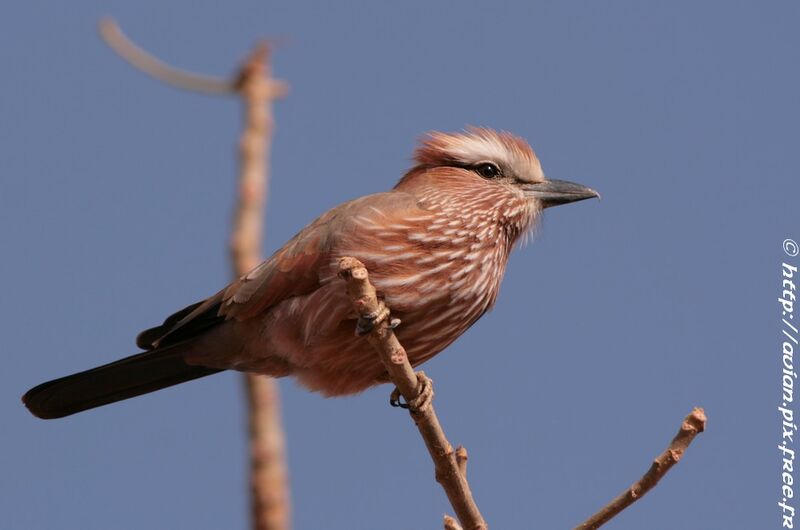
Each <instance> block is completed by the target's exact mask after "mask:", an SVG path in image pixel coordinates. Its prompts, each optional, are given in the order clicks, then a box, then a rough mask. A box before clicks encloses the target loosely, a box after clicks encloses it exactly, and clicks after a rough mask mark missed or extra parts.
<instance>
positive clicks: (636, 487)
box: [575, 407, 706, 530]
mask: <svg viewBox="0 0 800 530" xmlns="http://www.w3.org/2000/svg"><path fill="white" fill-rule="evenodd" d="M705 428H706V415H705V412H704V411H703V409H701V408H699V407H698V408H695V409H694V410H692V412H691V413H690V414H689V415H688V416H686V418H685V419H684V420H683V423H682V424H681V428H680V430H679V431H678V434H677V435H676V436H675V438H673V439H672V443H670V444H669V447H668V448H667V449H666V450H665V451H664V452H663V453H661V454H660V455H658V456H657V457H656V459H655V460H654V461H653V464H652V465H651V466H650V469H648V470H647V473H645V474H644V475H643V476H642V478H640V479H639V480H638V481H636V482H635V483H634V484H633V485H632V486H631V487H630V488H628V489H627V490H626V491H624V492H623V493H622V494H620V495H619V496H618V497H617V498H616V499H614V500H612V501H611V502H609V503H608V504H607V505H605V506H604V507H603V508H602V509H601V510H600V511H599V512H597V513H596V514H594V515H593V516H591V517H590V518H588V519H587V520H586V521H584V522H583V523H581V524H580V525H578V526H576V527H575V530H595V529H596V528H600V527H601V526H602V525H604V524H605V523H607V522H608V521H610V520H611V519H612V518H613V517H614V516H616V515H617V514H618V513H620V512H621V511H622V510H624V509H625V508H627V507H628V506H630V505H631V504H633V503H634V502H636V501H637V500H639V499H641V498H642V497H643V496H644V494H645V493H647V492H648V491H650V490H651V489H653V487H655V485H656V484H658V481H659V480H661V478H662V477H663V476H664V475H666V474H667V471H669V470H670V469H671V468H672V466H674V465H675V464H677V463H678V461H679V460H680V459H681V457H682V456H683V453H684V452H685V451H686V449H688V448H689V444H691V443H692V440H694V437H695V436H697V435H698V434H699V433H701V432H703V431H704V430H705Z"/></svg>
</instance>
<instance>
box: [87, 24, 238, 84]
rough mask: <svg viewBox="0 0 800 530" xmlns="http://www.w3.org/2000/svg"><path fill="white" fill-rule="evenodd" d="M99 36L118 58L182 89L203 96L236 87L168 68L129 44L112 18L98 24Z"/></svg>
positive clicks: (224, 80)
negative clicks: (200, 93) (202, 94)
mask: <svg viewBox="0 0 800 530" xmlns="http://www.w3.org/2000/svg"><path fill="white" fill-rule="evenodd" d="M98 30H99V31H100V36H101V37H102V38H103V40H104V41H105V43H106V44H108V45H109V47H111V49H113V50H114V51H115V52H117V53H118V54H119V56H120V57H122V58H123V59H125V60H126V61H128V62H129V63H130V64H132V65H133V66H135V67H136V68H138V69H139V70H141V71H142V72H144V73H146V74H147V75H149V76H151V77H154V78H156V79H158V80H159V81H163V82H164V83H167V84H168V85H172V86H175V87H178V88H182V89H184V90H191V91H193V92H203V93H205V94H224V95H232V94H234V93H235V92H236V86H235V84H234V83H233V82H231V81H230V80H228V79H222V78H218V77H211V76H206V75H200V74H194V73H191V72H187V71H186V70H180V69H178V68H175V67H172V66H170V65H168V64H166V63H165V62H163V61H161V60H160V59H158V58H156V57H155V56H153V55H151V54H149V53H148V52H146V51H145V50H143V49H142V48H140V47H139V46H137V45H136V44H134V43H133V41H131V40H130V39H129V38H128V37H127V36H125V34H124V33H123V32H122V30H121V29H120V28H119V26H118V25H117V23H116V22H115V21H114V19H112V18H104V19H102V20H101V21H100V23H99V24H98Z"/></svg>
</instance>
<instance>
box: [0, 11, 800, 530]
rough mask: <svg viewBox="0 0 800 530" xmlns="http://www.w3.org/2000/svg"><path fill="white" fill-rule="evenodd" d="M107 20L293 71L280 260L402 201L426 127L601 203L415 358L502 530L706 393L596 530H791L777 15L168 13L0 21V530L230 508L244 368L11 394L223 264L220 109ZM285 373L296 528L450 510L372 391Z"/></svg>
mask: <svg viewBox="0 0 800 530" xmlns="http://www.w3.org/2000/svg"><path fill="white" fill-rule="evenodd" d="M103 15H113V16H114V17H116V18H117V20H118V21H119V23H120V24H121V26H122V27H123V29H124V30H125V31H126V32H127V33H128V34H129V35H130V36H131V37H132V38H134V39H135V40H136V41H137V42H138V43H140V44H141V45H143V46H145V47H146V48H147V49H149V50H151V51H152V52H154V53H155V54H157V55H158V56H159V57H162V58H163V59H165V60H167V61H169V62H171V63H173V64H176V65H179V66H182V67H186V68H189V69H192V70H196V71H200V72H207V73H213V74H220V75H224V74H228V73H230V72H232V71H233V70H234V69H235V66H236V64H237V63H238V62H239V61H240V59H241V58H242V57H244V56H245V55H246V54H247V52H248V50H249V49H250V48H251V46H252V44H253V43H254V42H255V41H256V40H257V39H259V38H262V37H276V38H278V39H279V42H280V43H281V44H280V46H279V48H278V50H277V52H276V55H275V62H274V67H275V72H276V75H277V76H278V77H280V78H282V79H285V80H287V81H288V82H289V83H290V84H291V87H292V89H291V94H290V96H289V97H288V98H287V99H286V100H284V101H281V102H280V103H279V104H278V106H277V108H276V119H277V132H276V138H275V142H274V146H273V152H274V157H273V181H272V185H271V189H270V203H269V212H268V219H267V225H266V241H265V248H266V249H267V251H269V252H271V251H272V250H274V249H276V248H278V247H279V246H280V244H281V243H282V242H284V241H285V240H287V239H288V238H289V237H291V236H292V235H293V234H294V233H295V232H296V231H297V230H299V229H300V228H301V227H302V226H304V225H305V224H306V223H307V222H309V221H310V220H312V219H313V218H314V217H315V216H317V215H318V214H320V213H321V212H323V211H325V210H326V209H328V208H330V207H332V206H334V205H336V204H338V203H340V202H343V201H345V200H348V199H350V198H353V197H356V196H359V195H363V194H366V193H372V192H376V191H381V190H385V189H388V188H390V187H391V186H392V185H393V184H394V182H395V181H396V180H397V179H398V178H399V177H400V176H401V175H402V173H403V171H404V170H405V169H406V168H407V167H408V166H409V161H410V154H411V150H412V149H413V146H414V142H415V139H416V138H417V137H419V136H420V135H421V134H422V133H424V132H425V131H427V130H432V129H435V130H458V129H461V128H463V127H464V126H466V125H469V124H475V125H484V126H489V127H494V128H499V129H506V130H510V131H513V132H515V133H517V134H519V135H521V136H523V137H525V138H527V139H528V140H529V141H530V142H531V144H532V145H533V146H534V148H535V149H536V151H537V153H538V155H539V157H540V159H541V160H542V163H543V166H544V169H545V172H546V173H547V174H548V175H549V176H551V177H553V178H563V179H568V180H575V181H578V182H582V183H584V184H586V185H589V186H591V187H593V188H595V189H597V190H599V191H600V192H601V193H602V195H603V199H602V200H601V201H591V202H584V203H580V204H576V205H571V206H566V207H561V208H557V209H553V210H552V211H548V212H547V214H546V216H545V217H546V218H545V222H544V224H543V226H542V227H541V229H540V230H539V232H538V235H537V237H536V238H535V240H534V242H533V243H532V244H530V245H528V246H527V247H526V248H524V249H521V250H518V251H517V252H516V253H515V254H514V255H513V256H512V259H511V262H510V266H509V269H508V272H507V275H506V279H505V282H504V285H503V289H502V291H501V294H500V299H499V302H498V305H497V307H496V309H495V310H494V311H493V312H492V313H490V314H489V315H487V316H486V317H484V318H483V319H482V320H481V321H480V322H479V323H478V324H477V325H476V326H474V327H473V328H472V329H471V330H470V331H469V332H468V333H467V334H466V335H464V336H463V337H462V338H461V339H460V340H459V341H457V342H456V343H455V344H454V345H453V346H452V347H451V348H449V349H448V350H447V351H445V352H444V353H442V354H441V355H439V356H438V357H437V358H435V359H434V360H432V361H431V362H429V363H428V364H427V365H426V366H425V370H426V372H427V373H428V374H429V375H430V376H431V377H432V378H433V379H434V380H435V383H436V390H437V394H436V406H437V410H438V412H439V414H440V416H441V418H442V421H443V423H444V426H445V428H446V430H447V433H448V435H449V437H450V439H451V441H453V442H454V443H462V444H464V445H466V446H467V448H468V449H469V451H470V455H471V460H470V468H469V476H470V481H471V484H472V487H473V491H474V493H475V497H476V499H477V501H478V503H479V506H480V507H481V509H482V511H483V513H484V515H485V517H486V518H487V520H488V521H489V523H490V525H491V526H492V527H493V528H511V527H525V528H571V527H572V526H574V525H575V524H577V523H578V522H580V521H581V520H583V518H584V517H586V516H587V515H589V514H590V513H592V512H593V511H594V510H595V509H596V508H598V507H599V506H600V505H602V504H604V503H605V502H606V501H607V500H608V499H610V498H611V497H612V496H614V495H616V494H617V493H619V492H620V491H621V490H622V489H623V488H625V487H626V486H628V485H629V483H630V482H631V481H632V480H633V479H634V478H636V477H638V476H639V474H640V473H642V472H643V471H644V470H645V469H646V468H647V466H648V465H649V462H650V460H651V459H652V457H653V456H655V455H656V454H657V453H658V452H660V451H661V450H662V449H663V448H664V447H665V446H666V444H667V442H668V440H669V439H670V438H671V437H672V436H673V435H674V434H675V432H676V430H677V428H678V426H679V424H680V421H681V419H682V418H683V417H684V416H685V415H686V414H687V413H688V412H689V411H690V410H691V408H692V407H693V406H695V405H701V406H704V407H705V408H706V412H707V414H708V416H709V424H708V431H707V432H706V433H705V434H703V435H702V436H701V437H700V438H698V439H697V440H696V442H695V444H694V446H692V448H691V450H690V452H689V453H688V454H687V455H686V457H685V459H684V461H682V462H681V463H680V464H679V466H678V467H677V468H675V469H674V470H673V471H672V472H671V474H670V475H669V476H668V477H667V478H666V479H665V480H664V481H663V482H662V483H661V484H660V485H659V486H658V488H657V489H656V490H655V491H654V492H653V493H651V494H650V495H648V496H647V497H646V498H645V499H643V500H642V501H641V502H640V503H638V504H637V505H636V506H635V507H633V508H632V509H630V510H629V511H627V512H626V513H625V514H623V515H622V516H621V517H620V518H619V519H618V520H617V521H615V523H613V524H614V526H613V527H614V528H618V529H634V528H642V527H647V528H650V529H654V530H656V529H673V528H677V527H681V528H698V529H706V528H754V527H759V528H773V527H774V528H778V527H779V524H780V518H779V513H778V508H777V507H776V504H777V502H778V501H779V500H780V475H779V473H780V460H779V456H778V452H777V449H776V448H775V446H776V445H777V443H778V442H779V438H780V423H779V417H778V413H777V410H776V409H777V406H778V400H779V395H780V377H779V375H780V357H779V355H778V353H779V344H780V340H779V339H780V327H779V323H780V321H779V306H778V304H777V302H776V299H777V297H778V296H779V291H780V289H779V287H780V267H781V262H782V261H783V260H784V259H787V258H786V257H785V255H784V253H783V251H782V249H781V242H782V241H783V240H784V239H785V238H788V237H792V238H795V239H800V223H799V222H798V221H800V216H799V215H798V213H797V201H798V192H800V184H798V174H797V156H796V155H797V152H798V123H800V105H798V99H797V94H800V70H798V68H797V65H798V64H800V46H799V45H800V36H798V31H797V28H798V25H799V23H800V7H798V5H797V3H796V2H785V1H769V2H721V1H718V2H702V3H701V2H688V1H677V2H669V3H655V2H649V3H644V2H635V1H609V2H588V1H584V2H572V1H569V2H547V3H542V2H506V3H502V4H501V3H497V4H489V3H482V2H458V3H456V2H448V3H445V2H441V3H430V2H418V1H413V2H404V3H402V5H400V4H398V3H384V2H349V3H322V2H320V3H308V2H279V3H266V2H239V1H231V2H226V3H224V5H223V3H219V2H209V1H200V2H198V1H194V2H189V1H185V0H181V1H175V2H170V3H168V4H167V3H163V2H152V1H142V2H135V3H131V2H120V1H114V2H96V1H93V2H80V3H70V4H64V3H55V2H51V3H31V2H28V3H17V4H14V5H9V6H5V7H4V8H3V13H2V16H0V64H1V65H2V68H3V83H2V88H1V89H0V90H2V94H3V98H2V103H0V116H2V119H0V145H2V146H4V147H3V149H2V151H1V154H0V183H1V184H0V242H2V244H3V257H4V259H3V260H0V275H1V277H2V278H4V282H3V294H4V296H3V300H4V303H3V304H2V305H1V306H0V322H2V323H3V324H2V330H3V333H2V336H3V348H2V350H3V358H4V360H5V367H4V370H2V372H0V418H2V420H3V436H2V447H3V448H4V450H3V451H2V452H0V470H2V472H0V513H2V514H3V515H2V520H3V523H2V526H4V527H8V528H15V529H22V528H25V529H28V528H30V529H49V528H81V529H86V530H89V529H108V528H114V529H117V528H119V529H128V528H130V529H134V528H165V529H166V528H170V529H172V528H189V527H191V528H195V529H216V528H245V527H246V524H247V523H246V521H247V496H246V489H245V485H246V471H247V470H246V463H247V460H246V457H247V453H246V445H245V438H244V431H245V428H244V417H243V408H242V390H241V388H240V386H239V379H238V377H237V376H236V374H222V375H219V376H215V377H211V378H207V379H205V380H202V381H197V382H194V383H190V384H187V385H183V386H180V387H175V388H172V389H169V390H166V391H163V392H160V393H157V394H153V395H150V396H147V397H144V398H140V399H137V400H133V401H129V402H125V403H122V404H118V405H115V406H111V407H107V408H103V409H98V410H96V411H92V412H89V413H85V414H81V415H78V416H75V417H71V418H68V419H65V420H61V421H51V422H43V421H40V420H36V419H34V418H33V417H31V416H29V415H28V414H27V412H26V411H25V410H24V409H23V407H22V406H21V404H20V403H19V396H20V395H21V394H22V393H23V392H24V391H25V390H26V389H27V388H28V387H30V386H31V385H33V384H36V383H39V382H41V381H43V380H45V379H50V378H52V377H56V376H60V375H64V374H66V373H69V372H73V371H77V370H80V369H84V368H87V367H90V366H93V365H96V364H100V363H104V362H108V361H111V360H114V359H116V358H117V357H120V356H123V355H126V354H130V353H133V352H134V351H135V347H134V344H133V338H134V337H135V335H136V333H137V332H138V331H139V330H141V329H143V328H146V327H148V326H151V325H153V324H154V323H158V322H160V321H161V319H163V317H164V316H165V315H167V314H169V313H170V312H171V311H173V310H175V309H177V308H180V307H183V306H184V305H186V304H188V303H190V302H193V301H195V300H197V299H200V298H202V297H204V296H207V295H209V294H211V293H213V292H215V291H216V290H217V289H219V288H220V287H221V286H222V285H224V283H225V282H226V281H227V279H228V274H229V271H228V263H227V253H226V244H227V242H226V238H227V234H228V227H229V220H230V216H231V207H232V201H233V193H234V174H235V142H236V137H237V134H238V131H239V125H240V109H239V107H238V103H237V102H236V100H233V99H220V98H212V97H207V96H201V95H195V94H187V93H182V92H180V91H177V90H175V89H171V88H168V87H164V86H162V85H160V84H159V83H157V82H155V81H153V80H151V79H149V78H147V77H145V76H144V75H142V74H141V73H139V72H137V71H134V70H133V69H132V68H131V67H129V66H128V65H126V64H124V63H123V62H122V61H121V60H120V59H119V58H117V57H116V56H115V55H114V54H113V53H112V52H111V51H110V50H108V49H107V48H106V47H104V45H103V44H102V43H101V41H100V40H99V38H98V37H97V35H96V32H95V24H96V22H97V20H98V19H99V18H100V17H101V16H103ZM797 261H800V260H797ZM795 265H797V263H795ZM281 388H282V390H283V401H284V404H285V408H284V416H285V420H286V430H287V436H288V445H289V458H290V462H289V465H290V469H291V479H292V496H293V500H294V520H295V522H296V525H295V526H296V528H297V529H314V528H331V529H351V528H381V529H383V530H392V529H398V530H400V529H406V528H423V527H427V528H437V527H439V525H440V520H441V516H442V514H443V513H445V512H449V506H448V505H447V501H446V498H445V496H444V495H443V493H442V492H441V491H440V489H439V487H438V485H437V484H436V483H435V482H434V480H433V470H432V467H431V464H430V462H429V461H428V458H427V455H425V453H424V447H423V445H422V442H421V441H420V440H419V438H418V435H417V432H416V430H415V429H414V427H413V424H412V423H411V422H410V421H409V420H408V418H406V417H405V415H404V414H403V413H400V412H398V411H396V410H392V409H389V407H388V406H386V398H387V394H388V392H389V388H385V387H381V388H377V389H373V390H371V391H368V392H366V393H364V394H362V395H359V396H356V397H352V398H345V399H332V400H325V399H322V398H321V397H320V396H318V395H314V394H309V393H307V392H305V391H303V390H302V389H300V388H298V387H297V386H296V385H295V384H294V383H293V382H292V381H291V380H284V381H282V382H281Z"/></svg>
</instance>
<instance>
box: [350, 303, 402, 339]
mask: <svg viewBox="0 0 800 530" xmlns="http://www.w3.org/2000/svg"><path fill="white" fill-rule="evenodd" d="M388 316H389V308H388V307H386V304H384V303H383V302H380V307H378V309H377V311H375V312H374V313H369V314H367V315H361V316H359V317H358V323H357V324H356V335H357V336H359V337H363V336H364V335H367V334H369V333H370V332H371V331H372V330H373V329H375V326H377V325H378V324H380V323H381V322H383V321H384V320H386V318H387V317H388ZM395 322H396V323H395ZM399 324H400V319H397V318H392V319H390V320H389V327H390V328H392V329H394V328H395V327H397V326H398V325H399Z"/></svg>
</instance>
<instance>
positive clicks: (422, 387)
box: [389, 371, 433, 413]
mask: <svg viewBox="0 0 800 530" xmlns="http://www.w3.org/2000/svg"><path fill="white" fill-rule="evenodd" d="M417 381H418V385H417V396H416V397H415V398H414V399H411V400H409V401H407V402H406V401H403V396H402V394H400V390H398V389H397V388H395V389H394V390H392V394H391V395H390V396H389V404H390V405H391V406H393V407H400V408H401V409H408V410H409V411H411V412H412V413H413V412H425V411H426V410H427V409H428V408H430V406H431V403H432V402H433V384H432V383H433V381H431V380H430V378H429V377H428V376H427V375H425V372H422V371H420V372H417Z"/></svg>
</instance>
